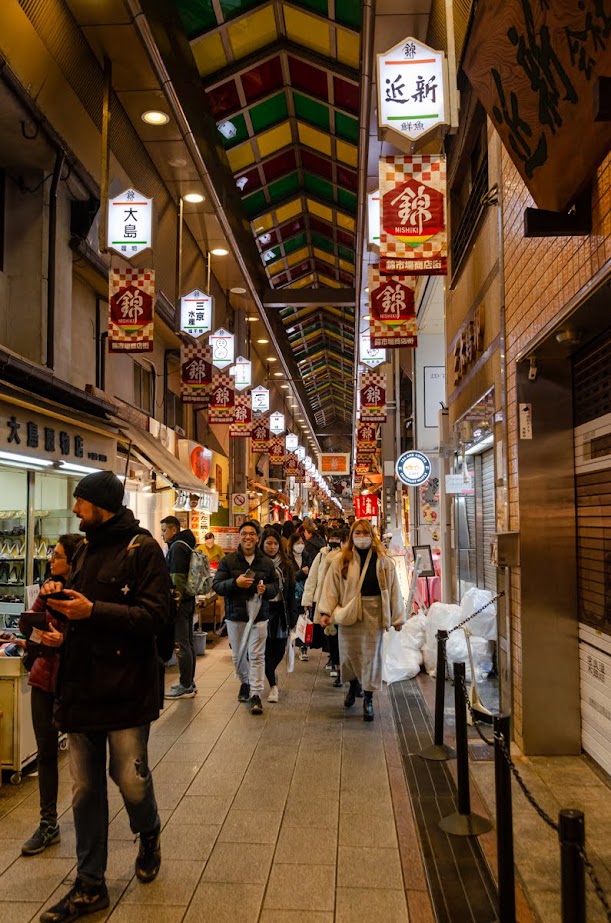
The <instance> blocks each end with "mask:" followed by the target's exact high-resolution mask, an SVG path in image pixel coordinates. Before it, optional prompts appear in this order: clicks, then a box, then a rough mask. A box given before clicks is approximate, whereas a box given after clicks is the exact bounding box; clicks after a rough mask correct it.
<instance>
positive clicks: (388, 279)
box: [368, 264, 418, 349]
mask: <svg viewBox="0 0 611 923" xmlns="http://www.w3.org/2000/svg"><path fill="white" fill-rule="evenodd" d="M368 281H369V316H370V321H369V323H370V328H369V339H370V342H371V345H372V346H373V347H388V348H390V349H398V348H400V347H401V346H411V347H415V346H417V345H418V326H417V323H416V309H415V290H416V279H415V278H410V277H409V276H403V277H401V278H397V277H393V276H381V275H380V267H379V266H377V265H371V264H370V265H369V268H368Z"/></svg>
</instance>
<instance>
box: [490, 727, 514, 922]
mask: <svg viewBox="0 0 611 923" xmlns="http://www.w3.org/2000/svg"><path fill="white" fill-rule="evenodd" d="M493 724H494V791H495V797H496V849H497V878H498V884H499V923H515V919H516V886H515V870H514V864H513V811H512V806H511V770H510V768H509V763H508V762H507V760H506V758H505V755H504V753H503V750H502V746H501V745H502V742H504V743H505V746H506V747H507V752H508V753H509V742H510V740H511V733H510V718H509V715H503V714H501V715H495V716H494V721H493Z"/></svg>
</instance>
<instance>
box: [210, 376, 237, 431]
mask: <svg viewBox="0 0 611 923" xmlns="http://www.w3.org/2000/svg"><path fill="white" fill-rule="evenodd" d="M234 407H235V391H234V390H233V379H232V378H230V377H229V375H223V374H221V375H213V376H212V384H211V385H210V403H209V405H208V423H233V411H234Z"/></svg>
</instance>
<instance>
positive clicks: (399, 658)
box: [382, 629, 422, 683]
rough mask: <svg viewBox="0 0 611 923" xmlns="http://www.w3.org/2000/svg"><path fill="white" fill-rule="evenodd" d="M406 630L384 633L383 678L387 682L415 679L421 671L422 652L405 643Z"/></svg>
mask: <svg viewBox="0 0 611 923" xmlns="http://www.w3.org/2000/svg"><path fill="white" fill-rule="evenodd" d="M404 630H405V629H402V630H401V631H395V630H394V629H393V630H391V631H387V632H385V633H384V640H383V650H382V655H383V669H382V679H383V680H384V682H385V683H398V682H400V680H402V679H413V678H414V676H417V675H418V673H419V672H420V665H421V663H422V654H421V653H420V651H415V650H414V649H413V648H411V647H409V646H408V645H407V644H405V643H404V639H403V638H402V637H401V636H402V634H403V631H404Z"/></svg>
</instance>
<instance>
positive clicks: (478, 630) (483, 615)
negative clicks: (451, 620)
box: [460, 587, 497, 641]
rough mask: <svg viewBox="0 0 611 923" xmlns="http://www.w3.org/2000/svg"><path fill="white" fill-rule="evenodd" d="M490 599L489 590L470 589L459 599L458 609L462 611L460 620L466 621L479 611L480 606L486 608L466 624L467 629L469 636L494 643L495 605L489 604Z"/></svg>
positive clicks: (495, 632) (495, 633)
mask: <svg viewBox="0 0 611 923" xmlns="http://www.w3.org/2000/svg"><path fill="white" fill-rule="evenodd" d="M491 599H492V593H491V592H490V590H481V589H479V587H471V589H470V590H467V592H466V593H465V595H464V596H463V598H462V599H461V601H460V608H461V609H462V618H463V619H466V618H469V616H470V615H472V614H473V613H474V612H477V610H478V609H481V608H482V606H486V608H485V609H484V611H483V612H480V614H479V615H476V616H475V618H473V619H471V621H470V622H467V627H468V628H469V631H470V632H471V634H473V635H476V637H478V638H485V639H486V640H487V641H496V635H497V628H496V604H495V603H491V602H490V600H491ZM487 603H490V605H486V604H487Z"/></svg>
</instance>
